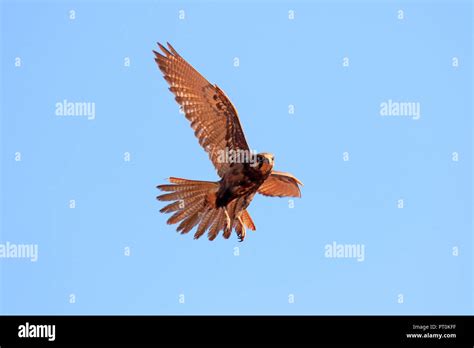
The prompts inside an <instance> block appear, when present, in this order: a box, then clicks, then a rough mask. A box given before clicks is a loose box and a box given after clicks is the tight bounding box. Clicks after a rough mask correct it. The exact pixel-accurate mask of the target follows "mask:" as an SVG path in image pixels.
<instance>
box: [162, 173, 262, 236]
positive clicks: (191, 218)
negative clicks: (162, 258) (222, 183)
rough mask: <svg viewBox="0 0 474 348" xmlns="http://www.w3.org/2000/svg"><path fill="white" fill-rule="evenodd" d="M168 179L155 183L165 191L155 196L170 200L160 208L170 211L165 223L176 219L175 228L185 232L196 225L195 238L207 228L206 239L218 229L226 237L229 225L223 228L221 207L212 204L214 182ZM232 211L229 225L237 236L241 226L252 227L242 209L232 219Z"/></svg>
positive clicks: (242, 227) (217, 187)
mask: <svg viewBox="0 0 474 348" xmlns="http://www.w3.org/2000/svg"><path fill="white" fill-rule="evenodd" d="M169 181H170V184H165V185H158V186H157V188H158V189H160V190H161V191H164V192H166V193H165V194H162V195H160V196H158V197H156V198H157V199H158V200H159V201H173V202H172V203H170V204H168V205H167V206H165V207H164V208H162V209H161V210H160V212H162V213H171V212H174V214H173V215H172V216H171V217H170V218H169V219H168V221H167V222H168V224H175V223H178V222H180V224H179V225H178V227H177V229H176V230H177V231H178V232H181V233H188V232H189V231H191V230H192V229H193V228H194V227H195V226H198V227H197V230H196V233H195V234H194V238H195V239H198V238H199V237H201V236H202V235H203V234H204V233H205V232H206V231H207V230H208V238H209V240H214V239H215V238H216V236H217V235H218V233H219V232H220V231H221V230H224V232H225V233H224V237H225V238H229V236H230V233H231V231H232V229H231V230H230V231H229V230H227V229H226V223H225V221H226V217H225V212H224V208H216V204H215V200H216V193H217V191H218V189H219V183H218V182H213V181H198V180H188V179H181V178H174V177H171V178H169ZM234 205H235V204H234ZM234 210H235V209H234ZM235 213H236V212H235V211H232V212H231V215H232V222H233V223H232V226H233V227H234V228H235V230H236V231H237V234H238V235H239V236H241V235H242V232H241V231H245V227H248V228H251V229H253V230H254V229H255V226H254V224H253V221H252V219H251V218H250V215H249V214H248V212H247V211H246V210H244V211H243V213H242V214H243V215H242V216H243V219H242V220H241V219H237V218H235V219H234V217H236V216H235V215H236V214H235ZM241 225H242V226H241ZM244 225H245V226H244ZM243 236H245V232H244V234H243Z"/></svg>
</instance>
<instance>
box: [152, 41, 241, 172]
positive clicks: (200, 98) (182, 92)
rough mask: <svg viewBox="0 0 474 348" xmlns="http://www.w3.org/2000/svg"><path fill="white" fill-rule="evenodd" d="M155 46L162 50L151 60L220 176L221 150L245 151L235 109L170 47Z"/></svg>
mask: <svg viewBox="0 0 474 348" xmlns="http://www.w3.org/2000/svg"><path fill="white" fill-rule="evenodd" d="M158 46H159V48H160V49H161V51H162V53H158V52H156V51H153V52H154V53H155V61H156V63H157V64H158V67H159V68H160V70H161V71H162V73H163V76H164V78H165V80H166V81H167V82H168V84H169V85H170V88H169V89H170V91H171V92H172V93H173V94H174V95H175V99H176V101H177V102H178V104H179V105H181V107H182V109H183V111H184V113H185V115H186V118H187V119H188V120H189V121H190V122H191V127H192V128H193V130H194V134H195V135H196V137H197V138H198V140H199V144H200V145H201V146H202V147H203V148H204V150H205V151H206V152H207V153H208V155H209V159H210V160H211V161H212V163H213V164H214V167H215V168H216V170H217V173H218V174H219V176H220V177H222V176H223V174H224V173H225V172H226V171H227V170H228V168H229V163H223V161H220V160H219V158H220V153H221V151H226V150H234V151H237V150H247V151H248V150H249V147H248V144H247V141H246V139H245V135H244V132H243V129H242V126H241V124H240V120H239V116H238V114H237V110H236V109H235V107H234V105H233V104H232V102H231V101H230V100H229V98H228V97H227V96H226V95H225V93H224V91H222V90H221V89H220V88H219V87H218V86H217V85H213V84H211V83H209V81H207V80H206V79H205V78H204V77H203V76H202V75H201V74H200V73H199V72H198V71H197V70H196V69H194V68H193V67H192V66H191V65H190V64H189V63H188V62H186V60H184V59H183V58H182V57H181V56H180V55H179V54H178V52H176V50H175V49H174V48H173V46H171V45H170V44H169V43H168V48H166V47H164V46H163V45H161V44H160V43H158Z"/></svg>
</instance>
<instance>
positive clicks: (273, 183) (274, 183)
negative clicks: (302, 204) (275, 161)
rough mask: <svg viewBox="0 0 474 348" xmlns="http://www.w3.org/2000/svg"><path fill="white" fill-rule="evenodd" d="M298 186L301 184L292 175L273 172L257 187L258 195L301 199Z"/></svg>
mask: <svg viewBox="0 0 474 348" xmlns="http://www.w3.org/2000/svg"><path fill="white" fill-rule="evenodd" d="M298 185H303V184H302V182H301V181H299V180H298V179H297V178H295V177H294V176H293V175H292V174H290V173H284V172H279V171H276V170H274V171H272V173H271V174H270V176H269V177H268V178H267V179H266V180H265V181H264V183H263V184H262V186H260V187H259V189H258V193H260V194H262V195H264V196H271V197H301V191H300V188H299V186H298Z"/></svg>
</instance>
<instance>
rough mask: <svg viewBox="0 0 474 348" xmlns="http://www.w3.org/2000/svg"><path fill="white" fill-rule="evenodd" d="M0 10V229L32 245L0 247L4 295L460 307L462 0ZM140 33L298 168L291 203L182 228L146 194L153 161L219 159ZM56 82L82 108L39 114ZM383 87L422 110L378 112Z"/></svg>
mask: <svg viewBox="0 0 474 348" xmlns="http://www.w3.org/2000/svg"><path fill="white" fill-rule="evenodd" d="M71 10H73V11H75V19H70V18H69V17H70V15H71V12H70V11H71ZM180 10H184V11H185V19H184V20H180V19H179V17H178V16H179V11H180ZM289 10H294V11H295V18H294V20H289V18H288V11H289ZM399 10H403V19H399V16H400V15H401V13H400V12H399ZM0 11H1V20H0V23H1V24H0V25H1V30H0V32H1V55H0V57H1V67H2V68H1V69H2V70H1V75H0V76H1V102H0V111H1V123H0V127H1V142H0V146H1V198H2V199H1V202H0V204H1V217H0V218H1V230H0V244H2V243H3V244H6V243H7V242H10V243H13V244H36V245H38V250H39V254H38V260H37V261H36V262H31V261H30V260H29V259H19V258H0V270H1V283H0V313H3V314H472V313H473V312H474V311H473V293H474V291H473V254H472V248H473V238H472V232H473V229H472V227H473V226H472V213H473V209H472V193H473V191H472V131H473V129H472V116H473V108H472V95H473V89H472V82H473V79H472V76H473V75H472V73H473V70H472V62H473V57H472V42H473V35H472V22H473V10H472V3H471V2H470V1H448V0H446V1H434V2H428V1H406V2H403V1H400V2H395V1H385V2H378V1H377V2H376V1H359V2H356V1H354V2H349V1H344V2H343V1H339V2H332V1H331V2H330V1H325V2H306V1H304V2H291V3H290V2H284V1H280V2H277V3H275V4H272V3H270V2H268V1H261V2H259V1H244V2H228V3H225V4H222V3H218V2H214V1H202V2H171V1H158V2H156V1H102V2H96V3H92V2H89V1H61V2H60V1H11V0H10V1H2V2H1V6H0ZM156 41H160V42H166V41H169V42H171V43H172V44H173V45H174V47H175V48H176V49H177V50H178V52H180V54H181V55H182V56H183V57H185V58H186V59H187V60H188V61H189V62H190V63H191V64H193V65H194V66H195V67H196V68H197V69H198V70H199V71H200V72H201V73H202V74H203V75H204V76H205V77H206V78H207V79H208V80H209V81H211V82H214V83H217V84H218V85H219V86H220V87H221V88H222V89H223V90H224V91H225V92H226V93H227V94H228V95H229V96H230V98H231V100H232V101H233V103H234V104H235V106H236V107H237V109H238V111H239V113H240V118H241V122H242V124H243V127H244V130H245V133H246V136H247V140H248V142H249V144H250V145H251V147H252V148H254V149H257V150H258V151H260V152H264V151H265V152H272V153H274V154H275V160H276V168H277V169H278V170H284V171H290V172H292V173H293V174H294V175H296V176H297V177H298V178H299V179H300V180H301V181H302V182H303V183H304V187H303V189H302V194H303V197H302V199H296V200H295V201H294V207H293V208H289V202H288V199H285V198H282V199H278V198H267V197H261V196H259V197H256V198H255V199H254V201H253V203H252V204H251V206H250V208H249V211H250V213H251V215H252V217H253V219H254V221H255V224H256V226H257V231H256V232H248V235H247V238H246V240H245V242H244V243H238V242H237V238H236V236H235V235H233V236H232V238H231V239H230V240H224V239H223V238H222V237H219V238H217V239H216V240H215V241H214V242H209V241H208V240H207V239H205V238H203V239H200V240H198V241H195V240H193V238H192V235H191V234H190V235H179V234H177V233H176V232H175V227H176V226H168V225H166V219H167V218H168V216H167V215H163V214H161V213H159V211H158V210H159V209H160V208H161V207H162V206H163V204H161V202H157V201H156V199H155V196H156V195H157V193H158V192H157V190H156V188H155V186H156V185H157V184H161V183H163V182H164V179H165V178H166V177H169V176H179V177H184V178H190V179H201V180H216V179H217V175H216V173H215V171H214V169H213V167H212V165H211V163H210V161H209V160H208V159H207V155H206V154H205V153H204V151H203V150H202V149H201V148H200V147H199V145H198V142H197V140H196V139H195V138H194V136H193V132H192V130H191V128H190V127H189V125H188V122H187V121H186V120H185V118H184V116H183V115H181V114H180V113H179V112H178V108H177V104H176V103H175V101H174V99H173V96H172V94H171V93H170V92H169V91H168V89H167V87H168V86H167V85H166V83H165V81H164V80H163V78H162V77H161V73H160V72H159V70H158V69H157V67H156V65H155V62H154V60H153V54H152V49H155V48H156V45H155V43H156ZM126 57H129V58H130V66H129V67H126V66H124V60H125V58H126ZM235 57H238V58H239V60H240V66H239V67H234V65H233V63H234V58H235ZM344 57H347V58H349V66H346V67H344V66H343V59H344ZM454 57H456V58H457V62H458V66H457V67H455V66H453V62H454V60H453V58H454ZM17 58H20V59H21V66H19V67H18V66H15V63H18V62H19V60H18V59H17ZM17 65H18V64H17ZM64 99H66V100H68V101H71V102H90V103H95V108H96V110H95V112H96V114H95V119H93V120H88V119H87V118H86V117H60V116H57V115H56V114H55V105H56V103H58V102H62V101H63V100H64ZM389 100H392V101H394V102H413V103H418V104H416V105H419V106H420V112H421V114H420V115H421V116H420V118H419V119H418V120H414V119H413V117H406V116H403V117H402V116H381V115H380V105H381V103H383V102H388V101H389ZM290 104H292V105H294V107H295V113H294V114H292V115H291V114H289V113H288V106H289V105H290ZM414 105H415V104H414ZM17 152H20V153H21V161H15V153H17ZM125 152H129V153H130V154H131V161H130V162H125V161H124V153H125ZM344 152H348V154H349V161H344V160H343V153H344ZM453 152H456V153H457V154H458V161H453ZM400 199H403V208H398V207H397V204H398V203H399V200H400ZM70 200H75V201H76V207H75V208H74V209H71V208H69V203H70ZM334 242H335V243H337V244H338V245H339V244H340V245H343V244H356V245H359V246H363V247H364V251H365V254H364V260H363V261H361V262H358V261H357V260H356V259H354V258H349V257H347V258H328V257H325V247H326V245H328V244H329V245H332V243H334ZM127 247H129V248H130V252H131V254H130V256H125V255H124V251H125V248H127ZM235 247H238V248H239V253H240V255H239V256H234V252H235V249H234V248H235ZM455 248H457V249H455ZM454 250H458V254H457V256H455V255H453V252H454ZM454 253H455V252H454ZM346 256H347V255H346ZM71 294H74V296H75V303H70V302H71V301H70V300H71V298H72V297H71ZM180 294H183V295H184V302H185V303H180V302H179V299H180ZM291 294H293V296H294V303H289V302H291V301H289V300H290V299H292V297H291ZM400 295H402V297H403V303H399V302H400V299H401V297H400Z"/></svg>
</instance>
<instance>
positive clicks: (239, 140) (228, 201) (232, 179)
mask: <svg viewBox="0 0 474 348" xmlns="http://www.w3.org/2000/svg"><path fill="white" fill-rule="evenodd" d="M158 46H159V47H160V49H161V51H162V53H158V52H156V51H153V52H154V54H155V61H156V63H157V64H158V67H159V68H160V70H161V72H162V73H163V76H164V78H165V80H166V81H167V82H168V84H169V85H170V88H169V89H170V91H171V92H173V94H174V95H175V96H176V98H175V99H176V101H177V102H178V104H179V105H181V108H182V110H183V111H184V114H185V115H186V118H187V119H188V120H189V121H190V122H191V127H192V128H193V130H194V134H195V135H196V137H197V138H198V140H199V143H200V144H201V146H202V147H203V148H204V150H205V151H206V152H207V153H208V154H209V159H210V160H211V161H212V163H213V164H214V166H215V168H216V170H217V173H218V175H219V177H220V180H219V181H197V180H187V179H180V178H175V177H171V178H169V181H170V182H171V184H165V185H159V186H157V188H159V189H160V190H162V191H165V192H166V193H165V194H162V195H161V196H158V197H157V199H158V200H160V201H172V202H173V203H171V204H168V205H167V206H165V207H164V208H163V209H161V210H160V211H161V212H163V213H170V212H174V214H173V215H172V216H171V217H170V218H169V219H168V224H175V223H178V222H180V224H179V225H178V227H177V231H178V232H181V233H188V232H189V231H191V230H192V229H193V227H195V226H197V230H196V232H195V234H194V238H195V239H197V238H199V237H200V236H202V235H203V234H204V233H205V232H206V231H208V237H209V240H213V239H214V238H216V236H217V234H218V233H219V232H220V231H221V230H223V231H224V232H223V236H224V238H229V237H230V235H231V233H232V230H235V231H236V233H237V236H238V238H239V240H240V241H243V240H244V238H245V230H246V228H250V229H251V230H255V225H254V223H253V221H252V218H251V217H250V215H249V213H248V211H247V207H248V206H249V204H250V202H251V201H252V199H253V197H254V196H255V194H256V193H260V194H262V195H265V196H276V197H301V192H300V188H299V186H298V185H302V183H301V182H300V181H299V180H298V179H297V178H295V177H294V176H293V175H291V174H289V173H284V172H278V171H275V170H273V163H274V162H273V161H274V157H273V155H272V154H269V153H259V154H257V155H256V156H255V155H254V156H252V155H251V154H252V152H251V151H250V148H249V146H248V145H247V141H246V140H245V136H244V132H243V129H242V126H241V125H240V120H239V116H238V114H237V110H236V109H235V107H234V105H233V104H232V103H231V101H230V100H229V98H228V97H227V96H226V95H225V93H224V92H223V91H222V90H221V89H220V88H219V87H218V86H217V85H213V84H211V83H209V82H208V81H207V80H206V79H205V78H204V77H203V76H202V75H201V74H200V73H199V72H197V70H196V69H194V68H193V67H192V66H191V65H190V64H189V63H188V62H186V61H185V60H184V59H183V58H182V57H181V56H180V55H179V54H178V52H176V50H175V49H174V48H173V47H172V46H171V45H170V44H169V43H168V48H165V47H164V46H163V45H161V44H160V43H158ZM225 153H227V154H228V153H231V155H233V156H224V154H225ZM236 154H237V155H238V154H242V156H237V155H236ZM245 155H246V156H245ZM242 159H244V160H242Z"/></svg>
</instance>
